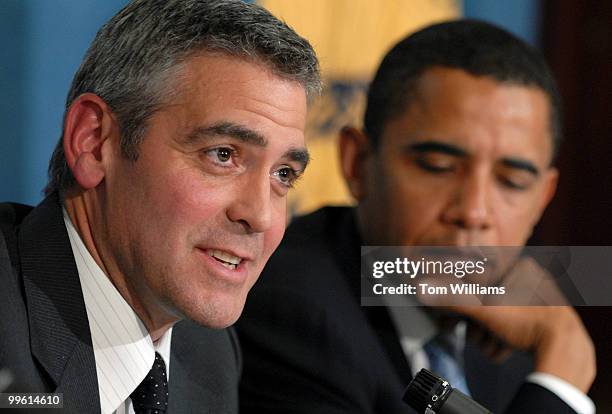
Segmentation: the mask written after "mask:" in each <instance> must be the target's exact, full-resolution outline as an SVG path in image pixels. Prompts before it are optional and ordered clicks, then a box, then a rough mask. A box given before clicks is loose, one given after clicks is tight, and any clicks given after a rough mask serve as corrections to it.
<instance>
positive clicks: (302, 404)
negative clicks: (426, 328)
mask: <svg viewBox="0 0 612 414" xmlns="http://www.w3.org/2000/svg"><path fill="white" fill-rule="evenodd" d="M353 215H354V212H353V210H352V209H349V208H333V207H328V208H324V209H322V210H319V211H317V212H315V213H313V214H311V215H309V216H305V217H302V218H299V219H297V220H295V221H294V222H293V223H292V225H291V226H290V227H289V229H288V231H287V233H286V235H285V239H284V240H283V243H282V244H281V246H280V248H279V249H278V250H277V251H276V253H275V254H274V255H273V256H272V258H271V260H270V261H269V262H268V265H267V267H266V269H265V271H264V273H263V274H262V276H261V278H260V280H259V281H258V283H257V284H256V285H255V287H254V288H253V289H252V290H251V293H250V295H249V298H248V299H247V303H246V308H245V311H244V312H243V314H242V316H241V318H240V319H239V321H238V324H237V329H238V334H239V337H240V342H241V345H242V350H243V358H244V367H243V376H242V380H241V384H240V408H241V412H242V413H259V412H267V413H304V414H307V413H308V414H310V413H329V414H332V413H385V414H396V413H397V414H400V413H402V414H403V413H409V412H412V411H411V409H409V408H408V406H407V405H405V404H404V403H403V402H402V395H403V391H404V389H405V387H406V386H407V385H408V383H409V382H410V380H411V371H410V367H409V366H408V363H407V361H406V358H405V356H404V354H403V351H402V349H401V346H400V344H399V340H398V336H397V333H396V332H395V328H394V326H393V324H392V322H391V319H390V317H389V314H388V312H387V309H386V308H384V307H361V306H360V286H359V283H360V277H359V274H360V269H359V267H360V245H361V241H360V237H359V235H358V232H357V227H356V224H355V220H354V217H353ZM465 358H466V377H467V380H468V385H469V387H470V390H471V391H472V395H473V396H474V398H475V399H476V400H478V401H480V402H481V403H482V404H484V405H485V406H487V407H488V408H489V409H491V410H493V411H494V412H503V411H506V412H508V413H568V412H569V413H571V412H573V411H572V410H571V409H570V408H569V407H568V406H567V405H566V404H564V403H563V402H562V401H561V400H560V399H559V398H557V397H556V396H555V395H554V394H553V393H551V392H549V391H547V390H546V389H544V388H542V387H540V386H537V385H535V384H528V383H525V384H523V380H524V377H525V375H526V374H527V373H528V372H529V371H530V364H529V358H528V357H527V356H526V355H523V354H521V355H518V354H517V355H514V356H513V357H512V358H511V360H509V361H508V362H507V363H506V364H504V365H502V366H495V365H494V364H492V363H490V362H488V361H487V360H486V359H485V358H484V357H483V356H481V355H480V353H479V352H477V350H476V349H475V348H474V347H471V346H468V347H467V348H466V355H465ZM511 401H512V402H511ZM510 404H512V405H511V407H509V405H510Z"/></svg>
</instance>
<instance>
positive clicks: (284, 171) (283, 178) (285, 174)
mask: <svg viewBox="0 0 612 414" xmlns="http://www.w3.org/2000/svg"><path fill="white" fill-rule="evenodd" d="M272 176H273V177H274V178H276V179H277V180H278V181H280V182H281V184H283V185H285V186H287V187H293V184H294V183H295V181H296V180H297V179H298V177H299V173H298V172H297V171H296V170H294V169H293V168H291V167H282V168H279V169H278V170H276V171H274V172H273V173H272Z"/></svg>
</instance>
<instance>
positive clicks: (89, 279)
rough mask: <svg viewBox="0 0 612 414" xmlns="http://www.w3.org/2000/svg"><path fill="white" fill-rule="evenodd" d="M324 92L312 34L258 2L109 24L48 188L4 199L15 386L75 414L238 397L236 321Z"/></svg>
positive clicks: (80, 76) (234, 1)
mask: <svg viewBox="0 0 612 414" xmlns="http://www.w3.org/2000/svg"><path fill="white" fill-rule="evenodd" d="M319 89H320V80H319V73H318V62H317V59H316V56H315V54H314V51H313V49H312V47H311V46H310V44H309V43H308V42H307V41H306V40H304V39H303V38H301V37H300V36H298V35H297V34H296V33H295V32H294V31H293V30H292V29H291V28H289V27H288V26H287V25H285V24H284V23H282V22H280V21H279V20H277V19H276V18H275V17H273V16H272V15H271V14H270V13H268V12H267V11H265V10H264V9H262V8H261V7H259V6H257V5H253V4H247V3H244V2H242V1H240V0H136V1H133V2H131V3H130V4H128V5H127V6H126V7H125V8H124V9H123V10H121V11H120V12H119V13H118V14H117V15H116V16H114V17H113V18H112V19H111V20H110V21H109V22H108V23H107V24H105V25H104V26H103V27H102V29H101V30H100V31H99V32H98V34H97V36H96V38H95V40H94V41H93V44H92V45H91V47H90V49H89V50H88V52H87V54H86V56H85V58H84V60H83V63H82V65H81V67H80V68H79V70H78V72H77V74H76V76H75V78H74V81H73V83H72V87H71V90H70V92H69V94H68V99H67V104H66V110H65V114H64V125H63V134H62V137H61V139H60V141H59V142H58V144H57V147H56V149H55V151H54V153H53V157H52V159H51V162H50V166H49V176H50V179H49V183H48V185H47V188H46V190H45V191H46V195H47V198H46V199H45V200H44V201H43V202H42V203H41V204H40V205H39V206H37V207H36V208H33V209H32V208H31V207H27V206H23V205H17V204H11V203H7V204H0V228H1V230H2V233H1V235H2V237H0V278H1V283H2V290H1V291H0V309H1V310H2V315H3V317H2V318H0V338H1V339H0V367H6V368H8V369H9V370H10V372H11V373H12V375H13V377H14V385H13V387H12V390H13V391H17V392H45V393H56V394H62V396H63V406H64V411H65V412H71V413H72V412H74V413H77V412H78V413H100V412H101V413H102V414H108V413H134V412H135V413H141V412H160V413H161V412H166V410H168V411H170V412H191V411H194V410H195V411H197V412H215V413H219V412H223V413H232V412H237V384H238V376H239V372H240V351H239V348H238V345H237V342H236V337H235V334H234V332H233V330H232V329H231V328H226V327H227V326H229V325H231V324H232V323H234V321H235V320H236V319H237V318H238V316H239V315H240V313H241V312H242V308H243V306H244V302H245V298H246V295H247V293H248V291H249V289H250V288H251V286H252V285H253V283H254V282H255V281H256V280H257V278H258V276H259V274H260V272H261V270H262V268H263V266H264V264H265V263H266V261H267V260H268V258H269V256H270V254H271V253H272V252H273V251H274V249H275V248H276V247H277V245H278V243H279V242H280V240H281V238H282V236H283V233H284V230H285V223H286V196H287V192H288V191H289V189H290V188H291V186H292V184H293V182H294V181H295V179H296V178H297V177H298V176H299V175H300V174H302V172H303V171H304V169H305V167H306V164H307V163H308V152H307V151H306V149H305V146H304V124H305V115H306V107H307V100H308V97H309V96H310V95H312V94H314V93H317V92H318V90H319ZM183 320H184V321H183ZM187 320H191V321H193V322H195V324H194V323H192V322H188V321H187ZM177 322H178V323H177ZM199 325H201V326H199ZM210 328H214V329H210ZM149 410H151V411H149Z"/></svg>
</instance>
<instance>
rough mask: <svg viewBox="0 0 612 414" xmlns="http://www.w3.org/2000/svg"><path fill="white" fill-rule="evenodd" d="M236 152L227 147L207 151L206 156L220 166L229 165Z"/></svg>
mask: <svg viewBox="0 0 612 414" xmlns="http://www.w3.org/2000/svg"><path fill="white" fill-rule="evenodd" d="M234 153H235V150H233V149H232V148H227V147H220V148H213V149H210V150H207V151H206V155H208V156H209V157H211V158H212V161H214V162H216V163H218V164H227V163H228V161H230V160H231V159H232V157H233V156H234Z"/></svg>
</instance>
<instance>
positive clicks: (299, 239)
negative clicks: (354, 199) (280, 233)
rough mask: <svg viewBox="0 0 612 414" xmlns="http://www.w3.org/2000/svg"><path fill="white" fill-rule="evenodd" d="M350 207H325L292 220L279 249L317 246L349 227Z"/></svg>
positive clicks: (351, 211)
mask: <svg viewBox="0 0 612 414" xmlns="http://www.w3.org/2000/svg"><path fill="white" fill-rule="evenodd" d="M353 213H354V209H353V208H352V207H341V206H326V207H322V208H320V209H318V210H316V211H314V212H312V213H310V214H306V215H303V216H298V217H296V218H295V219H293V220H292V221H291V223H290V225H289V227H288V228H287V232H286V234H285V238H284V239H283V243H281V246H280V247H286V246H295V245H301V246H303V245H304V244H307V245H309V244H318V243H319V242H320V241H321V240H322V239H329V237H330V236H333V235H334V234H335V233H336V232H338V231H342V230H344V228H345V227H346V226H350V225H351V218H352V215H353Z"/></svg>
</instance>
